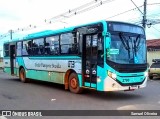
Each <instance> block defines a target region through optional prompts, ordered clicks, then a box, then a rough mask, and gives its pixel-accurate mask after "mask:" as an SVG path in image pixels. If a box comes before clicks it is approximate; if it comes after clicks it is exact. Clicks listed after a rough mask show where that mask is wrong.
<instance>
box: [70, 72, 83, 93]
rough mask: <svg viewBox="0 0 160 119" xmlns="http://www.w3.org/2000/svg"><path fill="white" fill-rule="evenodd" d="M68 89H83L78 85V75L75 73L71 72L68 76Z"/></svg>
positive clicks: (76, 90)
mask: <svg viewBox="0 0 160 119" xmlns="http://www.w3.org/2000/svg"><path fill="white" fill-rule="evenodd" d="M69 90H70V91H71V92H72V93H77V94H78V93H82V91H83V89H82V88H80V87H79V81H78V76H77V74H76V73H71V74H70V76H69Z"/></svg>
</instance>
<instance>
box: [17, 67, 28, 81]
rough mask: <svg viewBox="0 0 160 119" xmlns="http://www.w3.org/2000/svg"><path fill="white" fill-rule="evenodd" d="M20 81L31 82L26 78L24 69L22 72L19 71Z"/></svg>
mask: <svg viewBox="0 0 160 119" xmlns="http://www.w3.org/2000/svg"><path fill="white" fill-rule="evenodd" d="M19 79H20V80H21V82H23V83H27V82H29V80H28V79H27V78H26V72H25V69H24V68H21V69H20V71H19Z"/></svg>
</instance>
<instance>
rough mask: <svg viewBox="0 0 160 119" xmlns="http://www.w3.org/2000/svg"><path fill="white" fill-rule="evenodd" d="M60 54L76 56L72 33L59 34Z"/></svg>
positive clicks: (75, 45)
mask: <svg viewBox="0 0 160 119" xmlns="http://www.w3.org/2000/svg"><path fill="white" fill-rule="evenodd" d="M60 46H61V54H77V53H78V45H77V38H76V35H75V34H74V33H65V34H61V39H60Z"/></svg>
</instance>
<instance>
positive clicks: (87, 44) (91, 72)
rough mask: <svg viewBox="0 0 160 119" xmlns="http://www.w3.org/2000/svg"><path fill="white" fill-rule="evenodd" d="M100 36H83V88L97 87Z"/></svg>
mask: <svg viewBox="0 0 160 119" xmlns="http://www.w3.org/2000/svg"><path fill="white" fill-rule="evenodd" d="M97 55H98V34H93V35H92V34H87V35H84V36H83V53H82V59H83V60H82V70H83V71H82V72H83V86H84V87H89V88H96V87H97V59H98V56H97Z"/></svg>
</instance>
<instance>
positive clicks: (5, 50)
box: [3, 43, 10, 57]
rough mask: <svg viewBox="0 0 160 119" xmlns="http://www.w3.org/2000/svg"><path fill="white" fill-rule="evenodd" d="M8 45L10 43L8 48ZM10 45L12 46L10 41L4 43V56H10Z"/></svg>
mask: <svg viewBox="0 0 160 119" xmlns="http://www.w3.org/2000/svg"><path fill="white" fill-rule="evenodd" d="M6 45H8V46H7V49H6ZM9 47H10V44H9V43H5V44H4V45H3V49H4V57H9V56H10V52H9ZM6 52H7V53H6ZM6 54H7V55H6Z"/></svg>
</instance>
